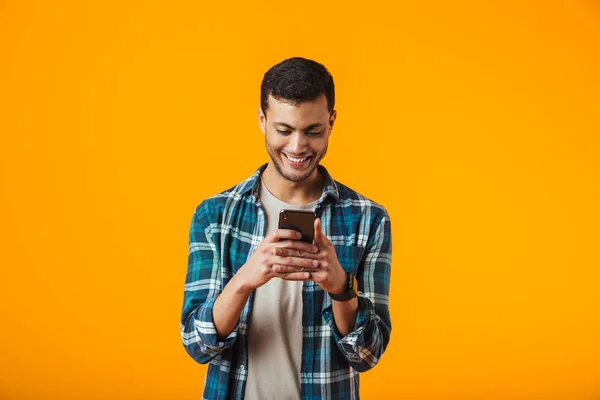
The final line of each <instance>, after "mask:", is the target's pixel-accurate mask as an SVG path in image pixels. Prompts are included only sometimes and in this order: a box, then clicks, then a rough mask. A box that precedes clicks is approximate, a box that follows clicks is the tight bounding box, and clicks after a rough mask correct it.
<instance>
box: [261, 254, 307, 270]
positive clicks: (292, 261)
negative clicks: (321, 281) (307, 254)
mask: <svg viewBox="0 0 600 400" xmlns="http://www.w3.org/2000/svg"><path fill="white" fill-rule="evenodd" d="M271 264H272V265H275V264H277V265H285V266H287V267H299V268H302V267H304V268H311V269H314V268H317V267H318V266H319V262H318V261H317V260H314V259H311V258H304V257H278V256H275V257H274V258H273V259H272V260H271Z"/></svg>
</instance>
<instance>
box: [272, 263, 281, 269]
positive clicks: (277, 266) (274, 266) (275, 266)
mask: <svg viewBox="0 0 600 400" xmlns="http://www.w3.org/2000/svg"><path fill="white" fill-rule="evenodd" d="M273 269H274V270H275V271H279V270H280V269H281V268H279V265H277V264H276V265H273Z"/></svg>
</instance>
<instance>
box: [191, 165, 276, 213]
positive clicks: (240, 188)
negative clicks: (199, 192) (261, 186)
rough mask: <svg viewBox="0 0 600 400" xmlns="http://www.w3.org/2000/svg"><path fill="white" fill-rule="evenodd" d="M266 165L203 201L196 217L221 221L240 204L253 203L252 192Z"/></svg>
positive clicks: (197, 209) (197, 208) (196, 211)
mask: <svg viewBox="0 0 600 400" xmlns="http://www.w3.org/2000/svg"><path fill="white" fill-rule="evenodd" d="M265 165H266V164H265ZM265 165H263V166H261V167H259V169H257V170H256V171H255V172H254V173H253V174H252V175H250V176H249V177H248V178H246V179H245V180H243V181H242V182H240V183H238V184H236V185H234V186H232V187H230V188H228V189H225V190H223V191H221V192H218V193H216V194H214V195H212V196H210V197H208V198H206V199H204V200H202V202H201V203H200V204H198V205H197V206H196V208H195V210H194V216H195V217H196V218H199V219H203V220H205V221H208V222H215V221H219V220H221V218H222V216H223V215H224V214H225V213H227V211H228V210H230V209H231V208H232V207H235V206H236V205H237V204H238V203H240V202H250V201H252V190H253V188H254V186H255V185H256V182H257V180H258V177H259V176H260V172H261V171H262V169H264V167H265Z"/></svg>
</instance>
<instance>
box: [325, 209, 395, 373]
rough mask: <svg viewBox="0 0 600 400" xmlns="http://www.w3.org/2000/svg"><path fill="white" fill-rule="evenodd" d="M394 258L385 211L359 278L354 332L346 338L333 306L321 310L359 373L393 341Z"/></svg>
mask: <svg viewBox="0 0 600 400" xmlns="http://www.w3.org/2000/svg"><path fill="white" fill-rule="evenodd" d="M391 257H392V237H391V224H390V218H389V215H388V213H387V211H385V212H384V213H383V216H382V217H381V218H380V219H379V222H376V229H375V232H374V233H373V234H372V235H370V237H369V240H368V242H367V246H366V248H365V253H364V255H363V257H362V259H361V262H360V266H359V269H358V274H357V276H356V278H357V280H358V291H359V296H358V312H357V314H356V321H355V325H354V330H353V331H352V332H350V333H349V334H347V335H346V336H343V335H342V334H341V333H340V331H339V330H338V328H337V326H336V325H335V320H334V318H333V309H332V306H331V304H330V305H328V306H327V307H325V308H324V309H323V311H322V315H323V318H324V319H325V321H326V322H327V324H328V325H329V327H330V328H331V330H332V332H333V336H334V338H335V341H336V344H337V347H338V349H339V350H340V351H341V352H342V354H343V355H344V357H345V358H346V359H347V360H348V363H349V364H350V365H351V366H352V367H353V368H354V369H356V370H357V371H358V372H364V371H368V370H369V369H371V368H373V367H374V366H375V365H376V364H377V363H378V362H379V359H380V358H381V356H382V355H383V352H384V351H385V349H386V348H387V345H388V343H389V340H390V333H391V330H392V324H391V320H390V313H389V308H388V299H389V289H390V268H391Z"/></svg>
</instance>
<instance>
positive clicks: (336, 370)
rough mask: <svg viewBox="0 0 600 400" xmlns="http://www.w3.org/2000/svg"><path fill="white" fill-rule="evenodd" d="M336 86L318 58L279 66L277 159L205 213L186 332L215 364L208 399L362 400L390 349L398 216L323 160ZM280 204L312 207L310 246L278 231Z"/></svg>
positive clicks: (271, 145)
mask: <svg viewBox="0 0 600 400" xmlns="http://www.w3.org/2000/svg"><path fill="white" fill-rule="evenodd" d="M334 93H335V92H334V84H333V78H332V77H331V75H330V74H329V72H328V71H327V69H326V68H325V67H324V66H323V65H321V64H319V63H317V62H315V61H312V60H308V59H305V58H301V57H294V58H290V59H287V60H284V61H282V62H280V63H279V64H277V65H275V66H273V67H272V68H271V69H269V71H267V72H266V73H265V75H264V78H263V82H262V84H261V106H260V107H258V120H259V124H260V127H261V130H262V132H263V133H264V135H265V142H266V148H267V152H268V153H269V156H270V162H268V163H267V164H264V165H262V166H260V167H259V168H258V169H257V170H256V172H255V173H254V174H253V175H252V176H250V177H249V178H248V179H246V180H245V181H243V182H241V183H240V184H238V185H236V186H234V187H232V188H230V189H228V190H225V191H223V192H221V193H219V194H217V195H215V196H213V197H211V198H209V199H206V200H204V201H203V202H202V203H201V204H200V205H198V206H197V207H196V209H195V211H194V215H193V218H192V222H191V228H190V236H189V258H188V270H187V275H186V282H185V286H184V300H183V309H182V315H181V335H182V340H183V345H184V347H185V350H186V351H187V353H188V354H189V355H190V356H191V357H192V358H193V359H194V360H196V361H197V362H199V363H201V364H205V363H209V365H208V371H207V375H206V379H205V383H204V392H203V399H210V400H214V399H260V400H265V399H277V400H281V399H300V398H302V399H358V398H359V391H358V388H359V375H358V374H359V372H363V371H367V370H369V369H371V368H372V367H374V366H375V365H376V364H377V363H378V361H379V359H380V358H381V356H382V354H383V352H384V351H385V349H386V347H387V345H388V342H389V339H390V332H391V322H390V315H389V311H388V293H389V285H390V265H391V230H390V218H389V215H388V213H387V211H386V210H385V208H384V207H382V206H381V205H378V204H377V203H375V202H373V201H371V200H369V199H367V198H366V197H364V196H362V195H360V194H359V193H357V192H355V191H353V190H352V189H350V188H348V187H347V186H345V185H343V184H341V183H339V182H337V181H335V180H333V179H332V178H331V176H330V175H329V173H328V171H327V170H326V169H325V167H323V166H321V165H320V164H319V162H320V161H321V160H322V159H323V157H324V156H325V154H326V153H327V145H328V141H329V136H330V134H331V131H332V129H333V125H334V122H335V119H336V115H337V112H336V111H335V110H334V99H335V95H334ZM357 150H358V149H357ZM349 156H351V157H357V154H352V155H349ZM281 209H295V210H310V211H314V212H315V214H316V215H317V217H318V218H317V219H316V220H315V224H314V241H313V243H306V242H304V241H301V240H300V238H299V236H300V235H298V236H296V235H297V233H296V232H295V231H293V230H287V229H278V226H277V224H278V216H279V211H280V210H281Z"/></svg>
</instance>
